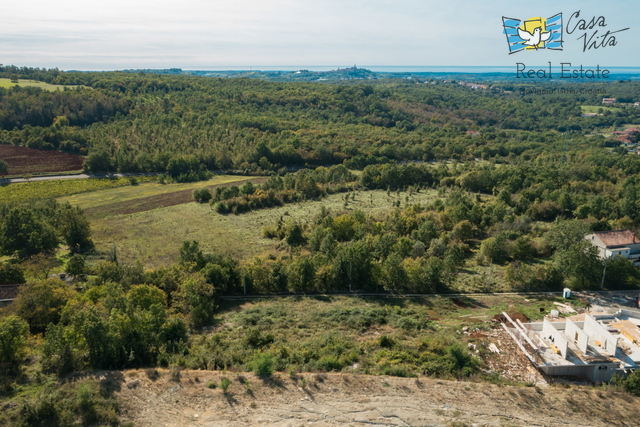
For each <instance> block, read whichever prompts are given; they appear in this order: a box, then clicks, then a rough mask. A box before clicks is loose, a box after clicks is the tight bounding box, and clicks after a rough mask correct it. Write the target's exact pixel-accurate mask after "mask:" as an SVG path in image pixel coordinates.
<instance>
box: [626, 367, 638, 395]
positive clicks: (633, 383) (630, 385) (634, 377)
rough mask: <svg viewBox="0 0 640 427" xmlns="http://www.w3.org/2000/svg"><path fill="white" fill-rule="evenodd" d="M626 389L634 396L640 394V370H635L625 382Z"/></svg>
mask: <svg viewBox="0 0 640 427" xmlns="http://www.w3.org/2000/svg"><path fill="white" fill-rule="evenodd" d="M623 386H624V389H625V390H627V392H629V393H630V394H632V395H634V396H640V371H633V373H632V374H631V375H629V376H628V377H627V379H626V380H624V382H623Z"/></svg>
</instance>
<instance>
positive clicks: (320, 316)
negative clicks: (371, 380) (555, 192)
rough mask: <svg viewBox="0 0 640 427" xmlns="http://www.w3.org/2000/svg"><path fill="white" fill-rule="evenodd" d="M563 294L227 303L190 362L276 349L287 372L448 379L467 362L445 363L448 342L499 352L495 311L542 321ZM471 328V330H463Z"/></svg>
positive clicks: (219, 362)
mask: <svg viewBox="0 0 640 427" xmlns="http://www.w3.org/2000/svg"><path fill="white" fill-rule="evenodd" d="M556 301H561V299H560V298H553V297H539V298H525V297H522V296H517V295H487V296H481V297H475V296H474V297H473V298H469V297H462V298H444V297H422V298H411V299H409V298H354V297H339V296H334V297H331V296H328V297H316V298H314V297H305V298H303V297H287V298H281V299H271V300H263V301H254V302H238V301H233V302H226V303H223V304H222V306H221V310H220V314H218V315H216V325H217V326H216V328H215V332H214V333H213V336H211V335H209V336H207V335H203V336H198V337H194V338H193V339H192V340H191V342H192V350H191V351H190V354H189V356H186V358H185V360H184V362H185V363H186V366H187V367H188V368H191V369H223V368H227V369H229V368H232V369H233V368H235V369H251V364H250V362H251V361H252V360H253V359H254V358H256V357H258V358H259V357H261V356H256V355H257V354H258V352H259V353H262V354H267V355H269V354H270V355H272V357H273V358H274V359H275V368H276V369H277V370H280V371H285V372H286V371H288V370H289V369H295V370H298V371H299V372H308V371H318V370H320V371H322V370H325V371H349V372H355V373H363V374H377V375H379V374H382V375H397V376H413V375H418V374H427V375H435V376H441V377H445V378H446V377H450V376H458V375H461V374H462V375H464V374H463V373H462V367H459V369H460V370H458V369H456V368H445V366H444V365H442V366H440V362H441V361H440V360H439V356H438V355H439V354H446V352H447V350H445V348H450V347H455V346H460V347H459V348H461V349H467V348H469V345H468V344H469V343H472V344H475V345H476V346H477V347H478V348H479V350H480V352H479V355H481V356H482V357H489V358H490V357H491V355H492V354H491V353H490V352H489V351H486V350H484V351H483V350H482V348H486V346H487V345H488V343H487V338H488V333H489V332H490V331H491V330H492V327H493V326H494V325H493V323H492V319H493V317H494V316H496V315H501V313H502V312H508V313H509V314H510V315H512V316H514V317H515V316H520V317H519V318H521V319H523V321H524V320H526V319H525V318H528V319H530V320H539V319H541V318H542V317H543V316H544V315H545V314H549V312H550V311H551V310H552V309H554V308H556V306H555V305H554V302H556ZM562 301H564V302H565V303H566V302H567V301H566V300H562ZM463 328H465V329H463ZM466 330H469V331H470V333H469V334H463V333H462V332H463V331H466ZM471 332H473V333H471ZM483 342H484V343H483ZM462 351H464V350H462ZM477 354H478V353H477ZM445 358H446V356H445ZM473 359H475V357H472V359H471V360H467V361H466V363H467V364H468V365H469V366H471V367H472V366H474V364H475V363H476V362H481V360H482V359H480V358H478V359H477V360H476V362H474V360H473ZM474 372H476V373H479V372H478V371H474V370H473V369H470V370H469V371H468V372H467V375H472V374H473V373H474Z"/></svg>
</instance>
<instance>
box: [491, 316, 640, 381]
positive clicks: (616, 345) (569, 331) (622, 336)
mask: <svg viewBox="0 0 640 427" xmlns="http://www.w3.org/2000/svg"><path fill="white" fill-rule="evenodd" d="M503 315H504V317H505V320H506V321H505V322H504V323H503V324H502V327H503V328H504V330H505V331H506V332H507V333H508V335H509V336H510V337H511V338H512V339H513V340H514V342H515V343H516V344H517V346H518V347H519V348H520V350H521V351H522V352H523V353H524V355H525V356H526V357H527V358H528V359H529V360H530V361H531V363H532V364H533V365H534V366H535V367H536V368H537V369H539V370H540V371H541V372H542V373H544V374H546V375H548V376H552V377H556V376H563V377H564V376H570V377H583V378H585V379H587V380H589V381H591V382H594V383H598V382H608V381H611V379H612V378H613V377H614V376H615V375H617V376H626V375H628V374H630V373H631V372H633V371H634V370H635V369H637V368H638V367H639V366H640V345H639V344H640V328H639V325H640V311H638V310H630V309H624V308H620V309H618V310H617V311H616V312H614V313H606V312H601V313H582V314H578V315H576V316H571V317H567V318H557V321H551V320H549V319H548V318H544V319H543V321H542V322H534V323H523V322H522V321H520V320H519V319H516V320H513V319H512V318H511V317H510V316H509V315H508V314H507V313H503Z"/></svg>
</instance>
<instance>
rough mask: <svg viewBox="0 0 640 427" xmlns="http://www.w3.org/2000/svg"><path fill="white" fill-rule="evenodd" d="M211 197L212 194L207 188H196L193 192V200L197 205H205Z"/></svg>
mask: <svg viewBox="0 0 640 427" xmlns="http://www.w3.org/2000/svg"><path fill="white" fill-rule="evenodd" d="M212 197H213V194H211V190H209V189H208V188H196V189H195V190H193V199H194V200H195V201H196V202H198V203H207V202H209V200H211V198H212Z"/></svg>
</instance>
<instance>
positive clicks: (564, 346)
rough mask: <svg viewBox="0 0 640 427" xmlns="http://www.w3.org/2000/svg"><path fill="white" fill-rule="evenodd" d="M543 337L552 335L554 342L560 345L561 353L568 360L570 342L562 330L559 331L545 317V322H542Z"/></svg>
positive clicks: (546, 337) (547, 337) (557, 345)
mask: <svg viewBox="0 0 640 427" xmlns="http://www.w3.org/2000/svg"><path fill="white" fill-rule="evenodd" d="M542 337H543V338H545V339H549V337H551V341H552V342H553V344H554V345H555V346H556V347H558V350H560V355H561V356H562V358H563V359H565V360H566V358H567V351H568V347H569V343H568V342H567V339H566V338H565V337H564V336H563V335H562V334H561V333H560V331H558V330H557V329H556V328H555V326H553V325H552V324H551V322H549V321H548V320H547V319H544V323H543V324H542Z"/></svg>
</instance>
